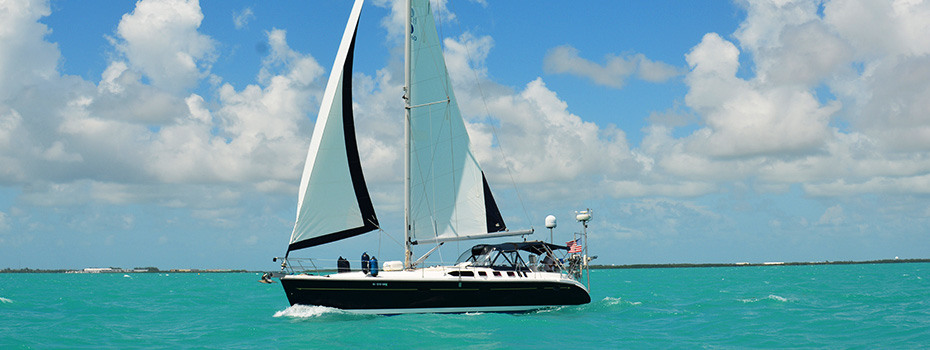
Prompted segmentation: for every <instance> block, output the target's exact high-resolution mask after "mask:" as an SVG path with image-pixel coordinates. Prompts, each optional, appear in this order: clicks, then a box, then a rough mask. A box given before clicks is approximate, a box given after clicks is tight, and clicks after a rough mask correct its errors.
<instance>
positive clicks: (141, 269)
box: [0, 259, 930, 273]
mask: <svg viewBox="0 0 930 350" xmlns="http://www.w3.org/2000/svg"><path fill="white" fill-rule="evenodd" d="M902 263H930V259H883V260H865V261H807V262H780V261H778V262H763V263H748V262H740V263H700V264H691V263H678V264H632V265H594V264H592V265H591V268H592V269H667V268H689V267H747V266H802V265H855V264H902ZM316 271H319V272H327V271H332V272H335V271H336V270H335V269H332V270H330V269H320V270H316ZM242 272H247V273H257V272H266V271H251V270H237V269H170V270H160V269H158V268H157V267H134V268H131V269H123V268H119V267H88V268H85V269H82V270H71V269H52V270H43V269H30V268H22V269H11V268H5V269H3V270H0V273H242Z"/></svg>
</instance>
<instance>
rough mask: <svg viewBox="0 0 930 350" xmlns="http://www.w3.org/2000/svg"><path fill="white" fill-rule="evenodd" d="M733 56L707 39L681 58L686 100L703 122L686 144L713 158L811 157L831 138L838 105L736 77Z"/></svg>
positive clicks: (725, 45) (729, 47) (721, 43)
mask: <svg viewBox="0 0 930 350" xmlns="http://www.w3.org/2000/svg"><path fill="white" fill-rule="evenodd" d="M738 54H739V52H738V50H737V49H736V47H735V46H734V45H733V44H731V43H730V42H728V41H726V40H724V39H723V38H721V37H720V36H719V35H716V34H707V35H705V36H704V39H703V40H702V41H701V43H700V44H698V45H697V46H695V47H694V49H692V51H691V52H690V53H688V55H687V56H686V58H687V61H688V64H689V65H690V66H691V68H692V71H691V73H689V74H688V76H687V77H686V78H685V81H686V82H687V84H688V86H689V88H690V90H689V92H688V95H687V96H686V98H685V100H686V103H687V105H688V106H689V107H691V108H694V109H695V110H696V111H697V112H698V113H699V114H701V115H702V116H703V119H704V123H705V127H704V128H702V129H700V130H698V131H696V132H695V133H694V134H692V135H691V136H690V138H689V140H688V141H689V146H690V147H691V149H692V150H694V151H695V152H697V153H699V154H707V155H711V156H718V157H739V156H753V155H760V154H785V153H787V154H796V153H810V152H814V151H817V150H819V149H820V148H821V147H823V144H824V142H826V141H827V140H829V137H830V136H831V133H830V129H829V127H828V125H829V121H830V118H831V116H832V115H833V114H834V113H836V111H838V110H839V109H840V104H839V103H838V102H830V103H828V104H827V105H821V103H820V102H819V101H818V100H817V98H816V97H815V96H814V95H813V94H812V93H811V92H810V91H808V90H807V89H805V88H798V87H795V86H791V85H789V86H779V85H774V86H773V85H768V84H764V83H762V82H760V81H758V80H756V81H746V80H743V79H741V78H739V77H737V76H736V75H735V74H736V71H737V68H738V66H739V60H738Z"/></svg>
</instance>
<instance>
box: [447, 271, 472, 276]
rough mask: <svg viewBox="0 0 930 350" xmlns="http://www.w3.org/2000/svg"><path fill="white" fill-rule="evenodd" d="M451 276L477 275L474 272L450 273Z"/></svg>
mask: <svg viewBox="0 0 930 350" xmlns="http://www.w3.org/2000/svg"><path fill="white" fill-rule="evenodd" d="M449 276H459V277H475V273H474V272H472V271H449Z"/></svg>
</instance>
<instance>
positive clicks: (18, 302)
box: [0, 264, 930, 349]
mask: <svg viewBox="0 0 930 350" xmlns="http://www.w3.org/2000/svg"><path fill="white" fill-rule="evenodd" d="M259 277H260V276H259V275H256V274H247V273H230V274H201V275H198V274H168V275H166V274H127V275H123V274H0V349H22V348H35V349H44V348H69V349H73V348H90V349H98V348H119V349H125V348H216V349H254V348H350V347H351V348H365V349H372V348H373V349H380V348H411V347H412V348H449V347H452V348H479V349H486V348H537V349H538V348H591V347H594V346H599V347H608V348H645V349H651V348H685V349H693V348H843V349H845V348H894V349H901V348H927V347H930V283H928V282H930V264H877V265H830V266H767V267H734V268H678V269H642V270H595V271H592V272H591V280H592V283H591V287H592V300H593V301H592V302H591V304H588V305H583V306H574V307H561V308H555V309H550V310H542V311H537V312H532V313H527V314H517V315H512V314H458V315H429V314H427V315H401V316H391V317H386V316H359V315H350V314H345V313H342V312H339V311H338V310H332V309H326V308H321V307H304V306H300V307H288V305H287V300H286V298H285V296H284V293H283V291H282V290H281V286H280V284H277V283H276V284H272V285H265V284H261V283H258V282H257V281H258V279H259Z"/></svg>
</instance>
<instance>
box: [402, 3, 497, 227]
mask: <svg viewBox="0 0 930 350" xmlns="http://www.w3.org/2000/svg"><path fill="white" fill-rule="evenodd" d="M410 7H411V8H410V11H411V12H410V28H409V30H410V33H409V38H408V50H409V51H408V52H407V60H408V64H409V66H408V72H409V73H408V74H409V77H408V79H409V82H408V87H407V89H408V90H407V91H408V92H407V93H408V104H409V107H408V108H409V117H408V118H409V129H408V133H409V136H408V137H409V146H408V152H409V154H408V156H409V164H408V167H409V168H408V169H407V171H408V172H409V177H408V181H409V183H408V192H409V193H408V195H409V200H408V206H409V207H408V211H409V212H408V218H407V220H408V223H407V224H408V240H409V241H411V242H413V243H427V242H439V241H450V240H459V239H468V238H473V237H472V236H475V235H486V234H487V233H489V232H498V231H504V230H506V226H505V225H504V221H503V219H502V218H501V215H500V211H499V210H498V208H497V204H495V203H494V199H493V197H492V196H491V192H490V189H489V188H488V186H487V181H486V180H485V178H484V173H483V172H482V171H481V168H480V167H479V165H478V161H477V160H476V159H475V156H474V154H473V153H472V152H471V148H470V147H469V138H468V133H467V131H466V129H465V123H464V121H463V120H462V116H461V113H460V111H459V107H458V104H457V102H456V99H455V94H454V93H453V92H452V82H451V81H450V79H449V75H448V73H447V71H446V64H445V60H444V59H443V56H442V45H441V43H440V41H439V35H438V34H437V32H436V24H435V22H434V20H433V14H432V9H430V3H429V0H413V1H411V2H410Z"/></svg>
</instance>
